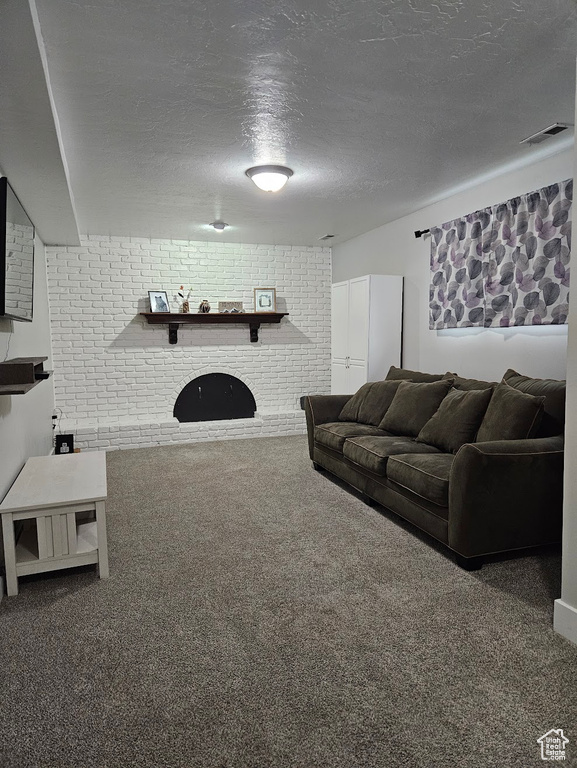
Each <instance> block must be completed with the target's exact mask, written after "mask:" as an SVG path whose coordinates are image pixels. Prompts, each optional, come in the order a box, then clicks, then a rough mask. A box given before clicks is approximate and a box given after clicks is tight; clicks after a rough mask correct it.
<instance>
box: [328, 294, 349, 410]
mask: <svg viewBox="0 0 577 768" xmlns="http://www.w3.org/2000/svg"><path fill="white" fill-rule="evenodd" d="M348 329H349V283H348V281H347V282H345V283H335V284H334V285H333V290H332V299H331V392H332V393H333V394H334V395H348V394H349V388H348V370H347V369H348V354H349V353H348V334H349V330H348Z"/></svg>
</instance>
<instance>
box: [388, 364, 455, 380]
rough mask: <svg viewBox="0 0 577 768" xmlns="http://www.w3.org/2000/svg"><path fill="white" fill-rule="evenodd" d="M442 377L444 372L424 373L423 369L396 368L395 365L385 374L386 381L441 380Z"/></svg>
mask: <svg viewBox="0 0 577 768" xmlns="http://www.w3.org/2000/svg"><path fill="white" fill-rule="evenodd" d="M442 378H443V374H442V373H423V372H422V371H411V370H410V369H409V368H396V367H395V366H394V365H391V367H390V368H389V372H388V373H387V375H386V376H385V380H386V381H416V382H431V381H440V380H441V379H442Z"/></svg>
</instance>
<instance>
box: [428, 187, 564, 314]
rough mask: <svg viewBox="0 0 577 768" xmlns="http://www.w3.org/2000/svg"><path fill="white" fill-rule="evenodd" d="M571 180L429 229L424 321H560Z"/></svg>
mask: <svg viewBox="0 0 577 768" xmlns="http://www.w3.org/2000/svg"><path fill="white" fill-rule="evenodd" d="M572 197H573V181H572V179H568V180H566V181H563V182H561V183H559V184H551V185H550V186H548V187H544V188H543V189H539V190H537V191H535V192H530V193H528V194H526V195H521V196H520V197H514V198H513V199H511V200H508V201H507V202H505V203H500V204H498V205H494V206H491V207H490V208H484V209H483V210H481V211H476V212H475V213H472V214H469V215H468V216H466V217H464V218H462V219H455V220H454V221H449V222H447V223H445V224H443V225H442V226H440V227H433V228H432V229H431V289H430V297H429V327H430V328H431V329H442V328H467V327H475V326H482V327H485V328H491V327H493V328H495V327H501V328H507V327H509V326H521V325H550V324H561V323H566V322H567V314H568V312H569V273H570V269H569V261H570V255H571V202H572Z"/></svg>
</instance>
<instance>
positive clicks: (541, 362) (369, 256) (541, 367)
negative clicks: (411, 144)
mask: <svg viewBox="0 0 577 768" xmlns="http://www.w3.org/2000/svg"><path fill="white" fill-rule="evenodd" d="M528 151H531V150H528ZM572 176H573V150H572V149H571V150H565V151H563V152H560V153H558V154H556V155H553V156H552V157H548V158H546V159H543V160H541V161H539V162H536V163H534V164H532V165H529V166H526V167H524V168H522V169H518V170H510V171H509V172H507V173H506V174H504V175H502V176H499V177H497V178H493V179H490V180H486V181H483V182H481V183H479V184H477V185H476V186H473V187H471V188H469V189H465V190H463V191H460V192H459V193H458V194H454V195H453V196H452V197H448V198H446V199H445V200H441V201H439V202H437V203H435V204H434V205H430V206H428V207H427V208H423V209H422V210H420V211H417V212H416V213H413V214H410V215H409V216H405V217H404V218H402V219H398V220H396V221H394V222H391V223H390V224H386V225H384V226H382V227H379V228H378V229H374V230H372V231H371V232H367V233H365V234H363V235H360V236H359V237H356V238H354V239H352V240H349V241H348V242H346V243H342V244H341V245H336V246H335V247H334V248H333V282H338V281H340V280H348V279H350V278H352V277H358V276H359V275H364V274H370V273H380V274H393V275H404V276H405V314H404V343H403V364H404V366H405V367H407V368H414V369H417V370H423V371H429V372H431V373H444V372H445V371H447V370H450V371H455V372H457V373H459V374H461V375H462V376H471V377H476V378H483V379H497V380H498V379H500V378H501V376H502V375H503V373H504V372H505V370H506V369H507V368H514V369H516V370H518V371H519V372H520V373H524V374H527V375H530V376H539V377H550V378H560V379H562V378H565V371H566V346H567V326H558V327H557V326H543V327H540V328H537V327H535V328H507V329H476V328H470V329H469V328H467V329H465V328H463V329H453V330H443V331H431V330H429V320H428V302H429V276H430V273H429V257H430V239H429V237H423V238H421V239H416V238H415V236H414V231H415V230H421V229H428V228H429V227H431V226H435V225H438V224H442V223H444V222H445V221H449V220H450V219H454V218H457V217H459V216H462V215H465V214H467V213H471V212H473V211H475V210H478V209H479V208H483V207H485V206H487V205H491V204H493V203H498V202H501V201H504V200H507V199H509V198H511V197H514V196H515V195H519V194H523V193H525V192H530V191H531V190H533V189H538V188H539V187H542V186H545V185H547V184H551V183H553V182H556V181H561V180H563V179H566V178H571V177H572Z"/></svg>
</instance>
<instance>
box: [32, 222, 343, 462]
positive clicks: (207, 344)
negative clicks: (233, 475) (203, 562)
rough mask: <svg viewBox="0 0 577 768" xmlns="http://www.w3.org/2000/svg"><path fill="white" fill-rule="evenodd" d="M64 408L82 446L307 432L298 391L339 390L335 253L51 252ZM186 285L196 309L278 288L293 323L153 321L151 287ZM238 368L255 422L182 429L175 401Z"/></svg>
mask: <svg viewBox="0 0 577 768" xmlns="http://www.w3.org/2000/svg"><path fill="white" fill-rule="evenodd" d="M46 252H47V263H48V287H49V297H50V314H51V329H52V344H53V358H54V387H55V397H56V406H57V407H59V408H60V409H61V410H62V412H63V419H62V424H61V426H62V429H63V431H73V432H74V433H75V435H76V437H77V444H79V445H80V446H81V447H85V448H87V447H91V448H98V447H130V446H132V445H152V444H160V443H171V442H180V441H187V442H190V441H193V440H205V439H217V438H219V437H232V436H235V437H245V436H246V437H248V436H252V435H255V436H256V434H271V435H272V434H289V433H292V432H302V431H304V417H303V413H302V411H300V409H299V405H298V401H299V398H300V397H301V395H305V394H309V393H313V392H314V393H319V394H322V393H328V392H329V391H330V284H331V264H330V249H329V248H322V247H302V246H273V245H240V244H236V243H203V242H188V241H182V240H149V239H145V238H120V237H100V236H91V237H89V238H86V240H84V241H83V245H82V247H58V246H54V247H48V248H47V249H46ZM180 285H184V286H185V288H186V290H188V288H189V287H190V286H192V288H193V291H192V295H191V300H190V303H191V310H192V311H196V309H197V307H198V304H199V303H200V301H201V300H202V299H208V301H209V302H210V304H211V306H212V308H213V310H216V309H217V308H218V301H225V300H239V301H243V302H244V307H245V309H246V310H247V311H252V310H253V289H254V288H256V287H275V288H276V290H277V309H278V311H279V312H288V313H289V316H288V317H287V318H284V319H283V320H282V321H281V324H280V325H262V326H261V328H260V331H259V341H258V343H256V344H255V343H251V342H250V340H249V329H248V326H247V325H245V324H242V325H240V324H239V325H236V324H235V325H225V326H217V325H198V326H197V325H191V326H180V327H179V331H178V344H177V345H170V344H169V343H168V327H167V326H163V325H160V326H152V325H148V324H147V323H146V322H145V320H144V318H142V317H140V315H139V313H140V312H145V311H146V312H147V311H148V310H149V304H148V291H149V290H166V291H167V293H168V296H169V299H171V310H172V311H178V309H179V303H177V302H176V301H172V299H173V297H174V294H175V293H176V291H177V289H178V288H179V286H180ZM218 372H221V373H230V374H231V375H234V376H237V377H238V378H240V379H241V380H242V381H244V382H245V383H246V384H247V385H248V386H249V387H250V389H251V391H252V393H253V395H254V397H255V400H256V403H257V416H258V418H255V419H248V420H236V421H233V422H199V423H198V424H188V425H185V424H183V425H179V423H178V422H177V421H176V419H174V418H173V416H172V409H173V407H174V403H175V400H176V397H177V396H178V394H179V392H180V391H181V389H182V388H183V387H184V386H185V385H186V384H187V383H188V382H189V381H191V380H192V379H194V378H196V377H197V376H200V375H203V374H205V373H218Z"/></svg>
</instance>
